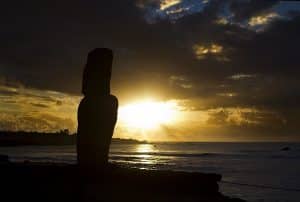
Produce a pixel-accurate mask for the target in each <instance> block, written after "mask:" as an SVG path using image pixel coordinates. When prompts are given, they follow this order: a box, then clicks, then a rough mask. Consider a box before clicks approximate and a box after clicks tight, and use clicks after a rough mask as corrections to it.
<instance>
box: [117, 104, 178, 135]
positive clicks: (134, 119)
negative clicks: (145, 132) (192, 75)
mask: <svg viewBox="0 0 300 202" xmlns="http://www.w3.org/2000/svg"><path fill="white" fill-rule="evenodd" d="M175 117H176V103H175V102H156V101H151V100H150V101H149V100H146V101H141V102H136V103H132V104H128V105H126V106H123V107H121V108H120V110H119V118H120V121H122V122H123V123H125V124H126V125H128V126H129V127H133V128H140V129H153V128H157V127H158V126H160V125H162V124H168V123H171V122H172V121H174V119H175Z"/></svg>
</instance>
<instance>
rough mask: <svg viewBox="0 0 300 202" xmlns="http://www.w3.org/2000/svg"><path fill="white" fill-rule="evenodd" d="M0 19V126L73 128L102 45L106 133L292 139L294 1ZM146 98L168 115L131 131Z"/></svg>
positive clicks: (37, 7)
mask: <svg viewBox="0 0 300 202" xmlns="http://www.w3.org/2000/svg"><path fill="white" fill-rule="evenodd" d="M0 13H1V18H0V24H1V32H0V43H1V46H0V130H14V131H17V130H25V131H43V132H52V131H58V130H61V129H65V128H67V129H69V130H70V131H71V132H75V131H76V127H77V120H76V111H77V106H78V103H79V102H80V99H81V98H82V95H81V77H82V71H83V67H84V65H85V62H86V56H87V53H88V52H89V51H90V50H92V49H93V48H96V47H108V48H111V49H113V51H114V54H115V57H114V63H113V76H112V83H111V85H112V94H114V95H116V96H117V97H118V99H119V103H120V113H119V114H120V116H119V120H118V123H117V128H116V130H115V134H114V137H121V138H134V139H141V140H150V141H300V132H299V130H300V125H299V124H298V120H299V119H300V108H299V103H300V81H299V76H300V75H299V68H300V60H299V58H300V57H299V56H300V52H299V47H300V37H299V36H300V3H299V2H297V1H277V0H274V1H273V0H268V1H265V0H107V1H105V0H101V1H100V0H90V1H84V0H72V1H70V0H63V1H53V0H52V1H50V0H44V1H38V0H27V1H17V0H11V1H5V2H3V3H2V5H1V8H0ZM144 100H151V102H152V101H153V102H155V103H159V106H163V105H166V106H168V107H170V106H171V107H172V110H173V111H175V112H176V113H175V114H172V116H174V117H173V118H174V119H173V118H172V121H170V122H168V121H161V122H159V123H157V124H156V127H152V128H151V129H150V128H147V127H146V128H145V127H144V128H141V127H134V126H132V125H131V126H129V125H130V124H128V121H127V122H126V120H123V119H124V111H126V109H128V106H130V105H133V104H132V103H139V102H143V101H144ZM142 106H143V105H142ZM148 113H149V112H148ZM137 116H138V115H137ZM131 118H132V117H131Z"/></svg>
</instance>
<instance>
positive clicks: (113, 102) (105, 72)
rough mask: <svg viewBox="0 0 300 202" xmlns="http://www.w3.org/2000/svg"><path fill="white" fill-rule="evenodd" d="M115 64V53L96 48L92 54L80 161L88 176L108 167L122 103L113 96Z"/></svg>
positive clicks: (87, 72) (82, 105) (83, 106)
mask: <svg viewBox="0 0 300 202" xmlns="http://www.w3.org/2000/svg"><path fill="white" fill-rule="evenodd" d="M112 62H113V52H112V50H110V49H106V48H96V49H94V50H93V51H91V52H90V53H89V54H88V59H87V63H86V66H85V68H84V72H83V81H82V93H83V95H84V98H83V99H82V100H81V102H80V104H79V108H78V131H77V134H78V137H77V158H78V164H79V167H80V168H81V169H83V170H84V172H85V173H86V172H87V171H91V170H94V169H99V168H103V167H105V166H107V165H108V153H109V146H110V143H111V139H112V136H113V132H114V127H115V124H116V121H117V111H118V99H117V98H116V97H115V96H113V95H111V94H110V80H111V71H112Z"/></svg>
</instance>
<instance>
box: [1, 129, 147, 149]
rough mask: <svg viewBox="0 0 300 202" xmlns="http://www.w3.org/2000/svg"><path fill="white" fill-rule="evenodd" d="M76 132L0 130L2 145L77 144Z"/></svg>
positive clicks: (119, 139)
mask: <svg viewBox="0 0 300 202" xmlns="http://www.w3.org/2000/svg"><path fill="white" fill-rule="evenodd" d="M76 136H77V135H76V134H70V133H69V131H68V130H62V131H59V132H54V133H42V132H26V131H0V146H1V147H5V146H27V145H37V146H51V145H57V146H60V145H61V146H65V145H75V144H76ZM112 142H113V143H127V144H137V143H140V144H141V143H147V142H146V141H139V140H135V139H121V138H113V139H112Z"/></svg>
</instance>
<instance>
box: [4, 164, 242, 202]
mask: <svg viewBox="0 0 300 202" xmlns="http://www.w3.org/2000/svg"><path fill="white" fill-rule="evenodd" d="M89 174H90V173H85V174H82V173H80V172H79V169H78V167H77V165H67V164H49V163H31V162H27V163H26V162H25V163H9V162H7V163H4V162H3V163H1V164H0V179H1V190H2V198H7V199H9V200H6V201H20V200H22V201H76V202H77V201H78V202H79V201H207V202H242V201H244V200H241V199H233V198H230V197H227V196H224V195H223V194H221V193H220V192H219V186H218V182H219V181H220V180H221V178H222V176H221V175H218V174H203V173H187V172H175V171H152V170H140V169H129V168H123V167H119V166H116V165H113V164H110V165H109V166H108V167H107V168H105V169H102V170H99V173H97V175H95V174H93V175H90V177H88V178H87V177H86V176H88V175H89ZM83 175H84V176H83Z"/></svg>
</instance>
